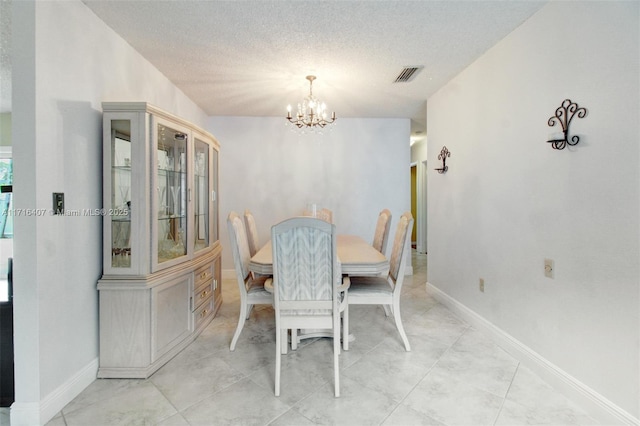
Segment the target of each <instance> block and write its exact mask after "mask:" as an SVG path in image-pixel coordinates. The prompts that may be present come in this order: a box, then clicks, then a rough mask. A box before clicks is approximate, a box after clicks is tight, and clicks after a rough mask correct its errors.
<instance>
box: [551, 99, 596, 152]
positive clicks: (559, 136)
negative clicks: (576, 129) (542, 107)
mask: <svg viewBox="0 0 640 426" xmlns="http://www.w3.org/2000/svg"><path fill="white" fill-rule="evenodd" d="M575 115H577V116H578V118H584V117H585V116H586V115H587V110H586V109H585V108H578V104H576V103H574V102H571V100H570V99H565V100H564V101H563V102H562V104H561V105H560V106H559V107H558V109H556V114H555V115H554V116H553V117H551V118H549V121H548V124H549V126H551V127H553V126H555V125H556V123H560V125H561V126H562V132H561V133H560V132H558V133H552V134H550V135H549V140H548V141H547V142H548V143H550V144H551V147H552V148H553V149H564V148H565V147H566V146H567V145H571V146H574V145H576V144H577V143H578V142H580V137H579V136H578V135H573V136H572V137H571V139H569V125H570V124H571V120H573V117H574V116H575Z"/></svg>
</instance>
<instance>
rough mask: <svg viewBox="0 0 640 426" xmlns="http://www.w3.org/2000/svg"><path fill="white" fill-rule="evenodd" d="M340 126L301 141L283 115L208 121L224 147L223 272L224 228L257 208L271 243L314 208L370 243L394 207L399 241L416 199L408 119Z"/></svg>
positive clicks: (227, 263) (226, 264) (226, 255)
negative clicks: (287, 223)
mask: <svg viewBox="0 0 640 426" xmlns="http://www.w3.org/2000/svg"><path fill="white" fill-rule="evenodd" d="M334 126H335V127H334V128H333V129H332V130H330V131H327V130H325V132H324V134H323V135H322V136H319V135H311V134H306V135H302V136H301V135H299V134H298V133H295V132H292V131H291V130H290V127H288V126H285V119H284V117H282V118H279V117H276V118H274V117H266V118H265V117H262V118H259V117H212V118H210V120H209V123H208V130H209V131H210V132H211V133H212V134H214V135H215V136H216V138H217V139H218V140H219V141H220V145H221V153H220V241H221V242H222V246H223V255H222V258H223V265H222V267H223V269H225V270H233V258H232V255H231V250H230V248H229V237H228V234H227V229H226V219H227V216H228V214H229V212H230V211H232V210H235V211H236V212H237V213H239V214H241V215H242V213H243V212H244V210H245V209H249V210H251V211H252V212H253V214H254V216H255V219H256V223H257V227H258V233H259V236H260V241H261V242H266V241H267V240H268V239H269V238H270V232H271V226H272V225H274V224H276V223H278V222H279V221H282V220H284V219H286V218H289V217H291V216H294V215H300V214H301V213H302V211H303V209H304V208H305V207H306V205H307V203H316V204H318V205H319V206H322V207H327V208H329V209H331V210H332V211H333V219H334V222H335V224H336V227H337V231H338V233H349V234H355V235H360V236H361V237H363V238H365V239H366V240H367V241H369V240H372V239H373V233H374V229H375V224H376V220H377V218H378V213H379V212H380V210H382V209H384V208H388V209H389V210H391V212H392V215H393V221H392V225H391V226H392V230H391V236H390V238H393V233H394V232H395V225H396V224H397V220H398V218H399V217H400V215H401V214H402V213H403V212H404V211H407V210H409V208H410V202H411V199H410V196H411V194H410V181H409V161H410V151H409V136H410V123H409V120H408V119H357V118H339V119H338V121H337V122H336V124H335V125H334ZM389 246H390V245H389ZM388 250H390V247H388Z"/></svg>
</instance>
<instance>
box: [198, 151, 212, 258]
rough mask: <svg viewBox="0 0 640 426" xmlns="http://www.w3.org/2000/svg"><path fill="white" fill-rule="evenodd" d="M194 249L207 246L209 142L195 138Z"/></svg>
mask: <svg viewBox="0 0 640 426" xmlns="http://www.w3.org/2000/svg"><path fill="white" fill-rule="evenodd" d="M194 163H195V164H194V185H195V188H194V190H195V199H194V216H195V217H194V233H195V238H194V249H195V251H198V250H202V249H203V248H206V247H209V144H207V143H205V142H202V141H199V140H197V139H196V140H195V154H194Z"/></svg>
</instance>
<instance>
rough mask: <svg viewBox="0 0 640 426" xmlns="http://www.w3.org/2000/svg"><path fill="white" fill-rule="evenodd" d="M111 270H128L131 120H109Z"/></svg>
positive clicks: (129, 263)
mask: <svg viewBox="0 0 640 426" xmlns="http://www.w3.org/2000/svg"><path fill="white" fill-rule="evenodd" d="M105 207H108V208H109V214H108V215H105V217H108V218H110V220H111V267H113V268H130V267H131V121H130V120H111V206H105Z"/></svg>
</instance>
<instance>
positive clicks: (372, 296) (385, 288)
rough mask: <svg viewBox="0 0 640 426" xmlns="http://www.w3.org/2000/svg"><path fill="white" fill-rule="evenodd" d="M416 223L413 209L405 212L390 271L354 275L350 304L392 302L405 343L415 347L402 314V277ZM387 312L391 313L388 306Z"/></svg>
mask: <svg viewBox="0 0 640 426" xmlns="http://www.w3.org/2000/svg"><path fill="white" fill-rule="evenodd" d="M412 227H413V216H412V215H411V213H410V212H405V213H404V214H403V215H402V217H400V221H399V222H398V226H397V228H396V235H395V238H394V240H393V248H392V251H391V259H390V261H389V274H388V275H387V276H386V277H382V276H366V277H351V287H350V288H349V305H383V306H391V313H392V314H393V317H394V319H395V323H396V328H397V329H398V332H399V333H400V337H402V341H403V342H404V347H405V349H406V350H407V352H408V351H410V350H411V346H410V345H409V340H408V339H407V334H406V333H405V331H404V327H403V326H402V318H401V316H400V293H401V291H402V281H403V280H404V270H405V267H406V262H407V255H408V253H405V251H406V250H405V249H406V248H407V247H410V246H409V243H410V241H409V239H410V238H411V229H412ZM385 314H386V315H388V312H387V310H386V309H385Z"/></svg>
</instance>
